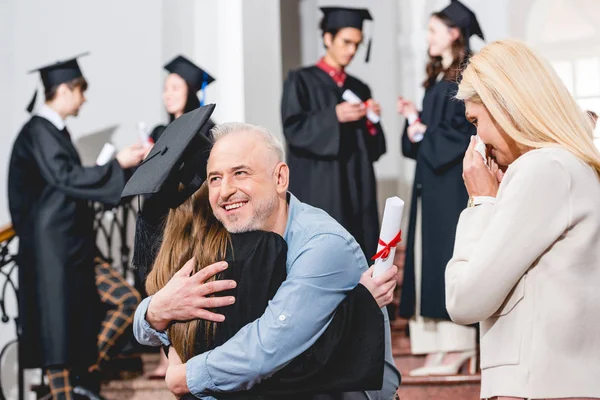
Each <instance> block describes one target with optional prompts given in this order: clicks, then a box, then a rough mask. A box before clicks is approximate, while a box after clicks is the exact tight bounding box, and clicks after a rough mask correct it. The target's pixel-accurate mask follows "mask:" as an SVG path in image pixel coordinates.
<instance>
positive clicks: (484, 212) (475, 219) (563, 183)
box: [446, 154, 571, 325]
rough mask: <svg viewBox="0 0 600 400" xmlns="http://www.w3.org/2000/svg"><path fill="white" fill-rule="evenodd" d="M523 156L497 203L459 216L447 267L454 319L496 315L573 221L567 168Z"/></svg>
mask: <svg viewBox="0 0 600 400" xmlns="http://www.w3.org/2000/svg"><path fill="white" fill-rule="evenodd" d="M522 157H527V159H526V160H517V162H516V163H519V162H520V161H522V163H521V165H518V166H517V165H516V164H515V165H514V168H515V169H514V170H512V171H511V170H510V169H509V171H508V172H507V175H506V176H505V178H504V179H509V181H507V182H503V185H504V184H505V185H504V186H503V187H501V190H500V192H499V193H498V198H497V202H496V204H495V205H493V204H482V205H480V206H477V207H471V208H467V209H466V210H465V211H463V213H462V214H461V216H460V219H459V222H458V227H457V231H456V241H455V246H454V254H453V257H452V259H451V260H450V262H449V263H448V265H447V267H446V307H447V309H448V313H449V314H450V317H451V318H452V320H453V321H454V322H456V323H459V324H464V325H469V324H473V323H476V322H480V321H483V320H485V319H487V318H489V317H490V316H492V315H493V314H494V313H495V312H496V311H497V310H498V309H499V308H500V306H501V305H502V303H503V302H504V301H505V299H506V297H507V296H508V294H509V293H510V291H511V290H512V289H513V288H514V287H515V285H516V284H517V283H518V282H519V280H520V279H521V278H522V277H523V275H524V274H526V273H527V271H528V270H529V268H530V267H531V266H532V265H533V264H534V263H535V262H536V260H537V259H538V258H539V257H541V256H542V255H543V254H544V252H545V251H546V250H547V249H548V248H550V247H551V246H552V244H553V243H554V242H555V241H556V240H557V239H558V238H559V237H560V236H561V235H562V234H563V233H564V232H565V231H566V230H567V228H568V226H569V224H570V209H571V207H570V197H569V192H570V191H569V187H570V178H569V176H568V174H567V173H566V171H565V170H564V169H563V167H562V166H561V165H560V164H559V163H558V162H557V161H555V160H553V159H551V158H549V157H547V156H545V155H542V154H531V155H527V154H526V155H524V156H522ZM510 168H513V166H511V167H510ZM509 174H510V176H509Z"/></svg>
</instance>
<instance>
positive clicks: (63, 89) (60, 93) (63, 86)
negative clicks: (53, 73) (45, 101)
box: [56, 83, 70, 96]
mask: <svg viewBox="0 0 600 400" xmlns="http://www.w3.org/2000/svg"><path fill="white" fill-rule="evenodd" d="M69 90H70V89H69V87H68V86H67V84H66V83H61V84H60V85H58V87H57V88H56V94H57V95H58V96H64V95H65V93H67V92H68V91H69Z"/></svg>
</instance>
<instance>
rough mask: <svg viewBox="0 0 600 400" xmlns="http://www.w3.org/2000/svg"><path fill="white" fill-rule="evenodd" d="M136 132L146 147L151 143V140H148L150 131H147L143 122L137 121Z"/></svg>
mask: <svg viewBox="0 0 600 400" xmlns="http://www.w3.org/2000/svg"><path fill="white" fill-rule="evenodd" d="M138 134H139V137H140V140H141V142H142V144H143V145H144V147H148V146H150V145H151V144H152V142H151V141H150V132H148V129H147V127H146V124H145V123H144V122H140V123H138Z"/></svg>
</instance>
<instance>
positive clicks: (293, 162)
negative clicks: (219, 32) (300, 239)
mask: <svg viewBox="0 0 600 400" xmlns="http://www.w3.org/2000/svg"><path fill="white" fill-rule="evenodd" d="M321 10H322V11H323V13H324V16H323V20H322V21H321V30H322V35H323V44H324V46H325V48H326V50H327V52H326V54H325V56H324V57H323V58H322V59H321V60H320V61H319V62H318V63H317V64H316V65H313V66H310V67H306V68H301V69H299V70H296V71H292V72H290V74H289V75H288V77H287V79H286V81H285V84H284V88H283V97H282V100H281V117H282V122H283V132H284V134H285V137H286V140H287V144H288V147H289V152H288V162H289V165H290V171H291V176H290V191H291V192H292V193H293V194H294V195H295V196H297V197H298V199H300V201H302V202H305V203H308V204H310V205H312V206H315V207H318V208H321V209H323V210H325V211H327V213H329V215H331V216H332V217H334V218H335V219H336V220H337V221H338V222H339V223H340V224H342V225H343V226H344V228H346V229H347V230H348V231H349V232H350V233H351V234H352V235H353V236H354V238H355V239H356V240H357V242H358V243H359V244H360V246H361V248H362V250H363V252H364V253H365V255H366V256H367V257H368V259H369V258H370V257H372V256H373V255H374V254H375V252H376V248H377V239H378V235H379V219H378V213H377V196H376V181H375V174H374V171H373V163H374V162H375V161H377V160H378V159H379V157H381V155H382V154H384V153H385V151H386V148H385V137H384V133H383V129H382V127H381V125H380V124H379V123H373V122H371V121H370V120H368V119H367V118H366V113H367V109H370V110H371V111H372V112H374V113H375V114H377V115H379V114H380V107H379V104H377V103H376V102H375V101H374V100H373V99H372V98H371V90H370V89H369V87H368V86H367V85H366V84H365V83H363V82H361V81H360V80H358V79H357V78H355V77H353V76H350V75H348V74H347V73H346V72H345V68H346V67H347V66H348V65H349V64H350V62H351V61H352V59H353V58H354V56H355V54H356V51H357V49H358V46H359V45H360V44H361V43H362V41H363V33H362V26H363V21H364V20H371V19H372V18H371V15H370V14H369V11H368V10H366V9H352V8H338V7H328V8H322V9H321ZM369 44H370V42H369ZM369 52H370V46H368V48H367V58H368V56H369ZM346 90H351V91H352V92H353V93H354V94H355V95H356V96H357V97H358V98H359V99H360V102H359V103H358V104H353V103H351V102H348V101H345V100H344V99H343V97H342V96H343V94H344V92H345V91H346Z"/></svg>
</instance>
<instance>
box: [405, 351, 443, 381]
mask: <svg viewBox="0 0 600 400" xmlns="http://www.w3.org/2000/svg"><path fill="white" fill-rule="evenodd" d="M445 355H446V353H436V354H435V355H434V356H433V357H432V359H431V360H430V362H429V363H428V364H427V365H425V366H423V367H421V368H417V369H413V370H412V371H410V372H409V373H408V374H409V375H410V376H429V370H430V369H431V368H433V367H437V366H440V365H442V361H443V360H444V357H445Z"/></svg>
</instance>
